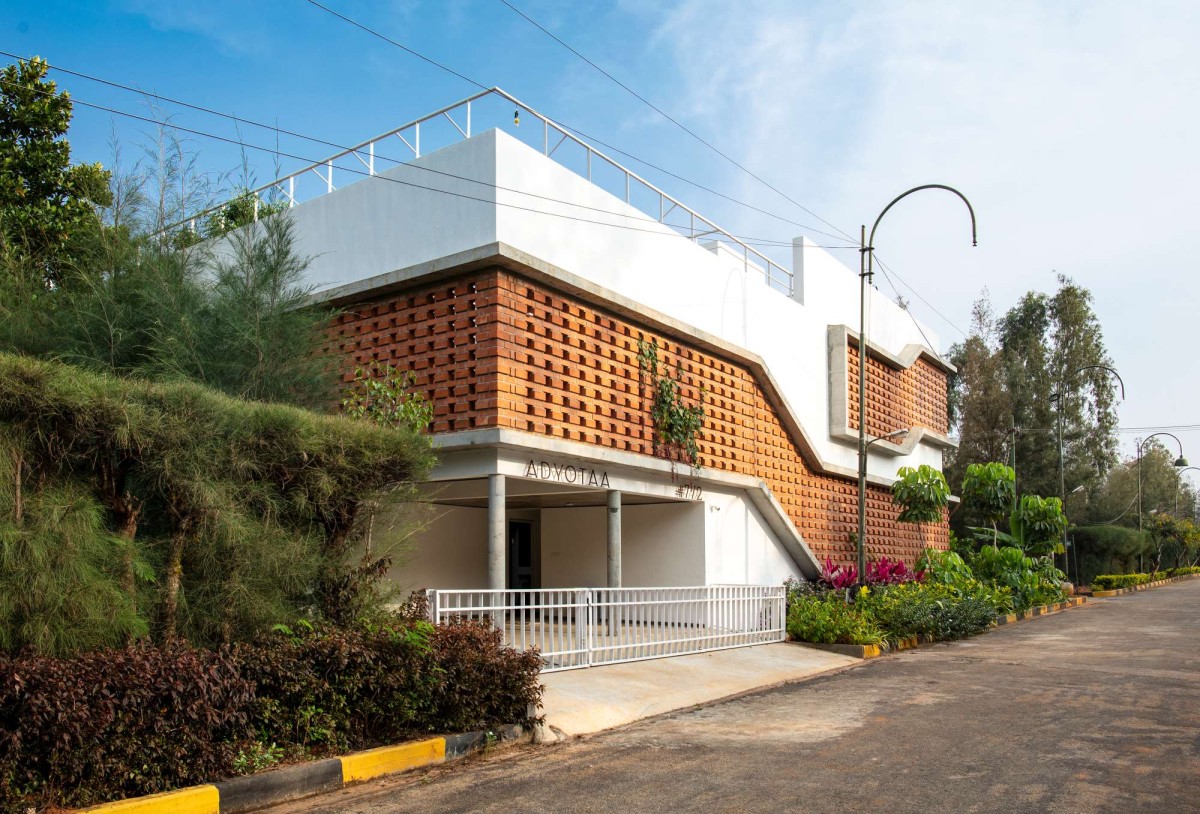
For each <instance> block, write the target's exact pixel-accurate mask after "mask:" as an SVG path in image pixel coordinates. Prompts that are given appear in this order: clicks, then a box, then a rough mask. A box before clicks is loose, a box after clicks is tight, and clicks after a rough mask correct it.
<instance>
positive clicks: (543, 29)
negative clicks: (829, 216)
mask: <svg viewBox="0 0 1200 814" xmlns="http://www.w3.org/2000/svg"><path fill="white" fill-rule="evenodd" d="M309 2H314V0H309ZM500 2H501V3H503V4H504V5H506V6H508V7H509V8H510V9H512V10H513V11H514V12H516V13H517V14H519V15H520V16H521V17H523V18H525V20H527V21H528V22H529V23H530V24H531V25H533V26H534V27H535V28H537V29H538V30H540V31H541V32H542V33H544V34H545V35H546V36H548V37H550V38H551V39H553V40H554V41H555V42H557V43H558V44H559V45H561V46H562V47H563V48H566V49H567V50H568V51H570V52H571V53H572V54H574V55H575V56H577V57H579V58H580V59H582V60H583V61H584V62H586V63H587V64H588V65H591V66H592V67H593V68H595V69H596V70H597V71H599V72H600V73H602V74H603V75H604V76H606V77H608V78H609V79H610V80H611V81H613V82H615V83H616V84H617V85H618V86H619V87H621V88H623V89H624V90H625V91H626V92H627V93H629V94H630V95H632V96H633V97H634V98H635V99H637V100H638V101H640V102H641V103H642V104H644V105H646V106H647V107H649V108H650V109H651V110H653V111H654V112H655V113H657V114H658V115H660V116H662V117H663V118H664V119H666V120H667V121H669V122H670V123H671V124H673V125H675V126H676V127H678V128H679V129H680V130H682V131H683V132H685V133H687V134H688V135H689V136H691V137H692V138H694V139H695V140H696V141H698V142H700V143H701V144H703V145H704V146H705V147H707V148H708V149H710V150H712V151H713V152H714V153H716V154H717V155H719V156H721V158H723V159H725V160H726V161H728V162H729V163H730V164H732V165H733V166H735V167H737V168H738V169H739V170H741V171H742V172H744V173H746V174H747V175H749V176H750V177H751V178H753V179H754V180H756V181H758V182H759V183H760V184H762V185H763V186H765V187H766V188H767V189H769V190H771V191H772V192H774V193H775V194H776V195H779V196H780V197H782V198H783V199H784V200H786V201H789V202H790V203H792V204H794V205H795V206H798V207H799V208H800V209H802V210H804V211H805V212H807V213H808V214H809V215H812V216H813V217H814V218H816V219H817V220H819V221H821V223H824V224H825V225H826V226H828V227H829V228H831V229H833V230H834V231H836V232H840V233H841V235H842V236H843V237H845V238H846V239H847V240H854V238H853V236H851V235H850V234H849V233H848V232H845V231H843V230H842V229H840V228H839V227H837V226H835V225H834V224H832V223H830V222H829V221H827V220H825V218H823V217H821V216H820V215H818V214H817V213H816V212H813V211H812V210H811V209H809V208H808V207H806V206H804V205H803V204H802V203H800V202H799V201H797V200H795V199H793V198H792V197H791V196H789V195H787V194H786V193H784V192H783V191H782V190H779V189H776V188H775V187H774V186H772V185H771V184H770V183H768V182H767V181H766V179H764V178H762V177H761V176H759V175H758V174H756V173H755V172H754V171H753V170H750V169H749V168H747V167H746V166H745V165H743V164H742V163H740V162H739V161H737V160H736V159H734V158H733V157H731V156H729V155H728V154H726V153H725V152H723V151H722V150H720V149H718V148H717V147H716V146H714V145H713V144H712V143H711V142H710V141H708V140H707V139H705V138H704V137H703V136H701V135H699V134H698V133H696V132H695V131H694V130H692V129H691V128H689V127H687V126H686V125H684V124H683V123H681V122H680V121H679V120H678V119H676V118H674V117H673V116H671V114H669V113H667V112H666V111H665V110H663V109H662V108H660V107H659V106H658V105H656V104H654V103H653V102H651V101H650V100H649V99H647V98H646V97H645V96H642V95H641V94H640V93H638V92H637V91H636V90H634V89H633V88H631V87H629V86H628V85H626V84H625V83H624V82H622V81H621V80H620V79H617V78H616V77H615V76H613V75H612V74H610V73H609V72H608V71H606V70H604V69H603V68H601V67H600V66H599V65H597V64H596V63H595V62H592V60H590V59H588V58H587V57H585V56H584V55H583V54H581V53H579V51H577V50H575V49H574V48H572V47H571V46H570V45H568V44H567V43H566V42H564V41H563V40H562V39H560V38H559V37H558V36H557V35H555V34H554V33H553V32H551V31H550V30H549V29H547V28H546V27H545V26H543V25H542V24H541V23H539V22H538V21H537V20H535V19H533V18H532V17H530V16H529V15H528V14H526V13H525V12H523V11H521V10H520V9H519V8H517V7H516V6H514V5H513V4H512V3H510V2H509V1H508V0H500ZM314 5H315V3H314Z"/></svg>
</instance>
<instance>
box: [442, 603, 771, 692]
mask: <svg viewBox="0 0 1200 814" xmlns="http://www.w3.org/2000/svg"><path fill="white" fill-rule="evenodd" d="M428 595H429V611H430V615H431V616H432V617H433V620H434V621H435V622H453V621H455V620H460V619H483V620H488V621H490V622H491V623H492V624H493V625H494V626H495V627H496V628H498V629H499V630H501V631H503V634H504V642H505V644H508V645H510V646H512V647H515V648H517V649H518V650H524V649H527V648H531V647H533V648H537V650H538V652H539V653H541V656H542V659H543V661H544V662H545V667H544V668H543V669H544V671H546V672H550V671H553V670H568V669H572V668H575V667H591V666H593V665H597V664H612V663H615V662H622V661H638V660H640V659H656V658H662V657H664V656H677V655H682V654H684V653H701V652H704V651H706V650H721V649H724V648H727V647H744V646H746V645H751V644H764V643H767V642H779V641H783V639H784V638H785V631H784V619H783V605H784V589H783V587H782V586H772V585H704V586H699V587H693V588H548V589H538V590H505V591H468V590H436V591H433V590H431V591H429V592H428Z"/></svg>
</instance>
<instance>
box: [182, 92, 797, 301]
mask: <svg viewBox="0 0 1200 814" xmlns="http://www.w3.org/2000/svg"><path fill="white" fill-rule="evenodd" d="M501 102H503V103H504V105H505V109H507V107H508V106H509V105H511V106H513V107H514V108H515V112H516V113H517V114H525V115H526V116H527V117H530V118H532V119H533V120H534V123H535V127H534V128H529V127H524V128H521V127H520V124H519V123H517V122H514V126H515V127H516V128H517V130H518V131H519V133H520V134H521V135H520V137H521V139H522V140H523V141H525V142H526V143H527V144H528V143H530V136H528V135H526V134H528V133H529V131H530V130H531V129H532V130H535V133H534V134H533V135H532V138H533V139H536V137H537V135H539V134H538V133H536V130H538V129H540V131H541V132H540V135H541V139H540V141H541V145H540V150H541V152H542V154H543V155H545V156H546V157H548V158H552V159H554V160H555V161H556V162H558V163H559V164H561V165H563V166H565V167H567V168H568V169H571V170H573V171H574V172H576V173H578V174H579V175H581V176H583V177H584V178H586V179H587V180H588V181H589V182H592V183H595V184H597V185H598V186H601V187H602V188H605V189H606V190H607V191H608V192H610V193H612V194H614V195H616V196H617V197H618V198H623V199H624V201H625V203H627V204H629V205H630V206H632V207H634V208H635V209H637V210H639V211H641V212H642V213H644V214H646V215H647V216H648V220H651V221H654V222H657V223H659V224H662V225H664V226H667V227H669V228H671V229H673V230H674V231H675V232H676V233H678V234H680V235H681V236H683V237H685V238H687V239H688V240H691V241H693V242H696V241H699V240H700V239H705V240H708V241H714V240H715V241H717V242H718V243H720V244H723V245H724V247H725V248H726V249H727V250H729V251H730V252H732V253H733V254H734V255H735V256H736V257H740V258H741V261H742V263H743V264H744V268H745V270H746V272H747V273H750V272H751V271H756V272H759V273H762V274H763V276H764V277H765V279H766V282H767V284H768V285H770V286H771V287H773V288H775V289H777V290H779V291H782V292H784V293H786V294H789V295H790V294H791V293H792V290H793V282H792V272H791V271H790V270H788V269H787V268H785V267H783V266H781V265H780V264H779V263H776V262H775V261H774V260H772V259H770V258H769V257H767V256H766V255H764V254H763V253H762V252H760V251H758V250H756V249H754V248H751V247H750V246H749V245H747V244H746V243H745V242H744V241H742V240H741V239H739V238H737V237H736V236H734V235H733V234H732V233H730V232H729V231H727V230H725V229H722V228H721V227H720V226H717V225H716V224H715V223H713V222H712V221H711V220H709V219H708V218H706V217H704V216H703V215H701V214H700V213H698V212H696V211H695V210H694V209H692V208H690V207H689V206H687V205H686V204H684V203H683V202H682V201H680V200H678V199H677V198H675V197H673V196H672V195H670V194H669V193H667V192H664V191H663V190H661V189H659V188H658V187H656V186H655V185H654V184H652V183H650V182H649V181H647V180H646V179H644V178H642V177H641V176H640V175H638V174H637V173H635V172H633V171H632V170H630V169H628V168H627V167H625V166H623V165H621V164H620V163H619V162H618V161H616V160H614V159H612V158H609V157H608V156H607V155H605V154H604V153H602V152H600V151H599V150H597V149H596V148H595V147H592V146H591V145H590V144H588V143H587V142H586V141H584V140H583V139H581V138H579V137H577V136H575V135H574V134H572V133H571V132H569V131H568V130H567V129H566V128H565V127H564V126H562V125H560V124H558V123H556V122H555V121H553V120H552V119H549V118H547V117H545V116H543V115H542V114H540V113H538V112H537V111H536V110H534V109H533V108H531V107H529V106H528V105H526V104H525V103H523V102H521V101H520V100H518V99H517V98H515V97H513V96H511V95H509V94H508V93H506V92H504V91H503V90H500V89H499V88H491V89H489V90H485V91H481V92H479V93H476V94H474V95H473V96H468V97H467V98H465V99H463V100H461V101H458V102H455V103H454V104H452V105H448V106H446V107H443V108H441V109H439V110H435V111H434V112H432V113H429V114H427V115H425V116H422V117H421V118H419V119H414V120H413V121H410V122H408V123H407V124H404V125H401V126H400V127H397V128H395V129H394V130H389V131H387V132H386V133H382V134H380V135H378V136H375V137H374V138H372V139H368V140H367V141H364V142H362V143H361V144H356V145H355V146H353V147H350V148H348V149H346V150H342V151H341V152H339V153H336V154H334V155H332V156H329V157H328V158H325V159H323V160H321V161H318V162H316V163H313V164H309V165H308V166H305V167H302V168H300V169H298V170H296V171H295V172H292V173H289V174H288V175H284V176H282V177H280V178H276V179H275V180H274V181H271V182H269V183H266V184H263V185H262V186H259V187H256V188H254V189H251V190H249V191H248V193H243V194H249V195H252V196H253V197H254V202H255V205H254V218H255V220H257V219H258V204H259V200H260V199H261V198H266V199H267V200H270V201H273V202H278V203H283V202H286V204H287V205H288V207H293V206H295V205H296V204H298V203H303V202H304V201H306V200H311V199H313V198H316V197H318V196H320V195H323V194H328V193H330V192H333V191H334V190H336V189H337V188H338V187H337V182H338V181H339V180H340V177H339V176H345V177H347V178H361V177H364V176H366V177H370V176H374V175H377V174H379V173H380V172H381V171H384V170H387V169H390V168H392V167H394V166H399V165H402V164H407V163H408V162H409V161H411V160H412V159H414V158H420V157H421V156H422V155H423V154H426V153H429V152H431V151H432V150H436V149H440V148H441V147H444V146H447V145H448V144H450V143H454V142H455V141H460V140H463V139H469V138H471V135H472V132H473V130H472V128H473V125H474V123H475V121H477V120H478V112H479V107H480V105H486V104H488V103H491V105H492V110H491V111H490V112H492V113H494V112H495V109H494V108H495V105H496V104H498V103H501ZM473 114H475V117H476V118H475V119H473ZM514 118H519V117H514ZM494 120H495V119H494V117H493V116H488V117H487V121H489V122H491V121H494ZM527 121H528V118H527ZM431 131H432V132H431ZM430 136H432V139H431V138H430ZM423 137H424V141H423ZM447 137H449V138H447ZM564 144H570V145H575V146H577V147H578V148H582V151H583V153H582V156H578V155H577V156H576V160H575V161H574V162H572V161H571V159H570V157H569V156H568V155H567V152H568V151H565V150H562V149H561V148H563V146H564ZM530 146H534V147H535V148H537V147H538V145H536V144H530ZM401 147H402V148H403V151H404V153H405V158H404V159H403V160H400V159H397V158H394V157H391V156H390V155H389V153H390V152H392V151H395V150H397V149H399V148H401ZM580 158H582V160H579V159H580ZM339 162H341V164H339ZM602 173H608V175H609V178H608V179H607V181H606V180H605V179H602V178H600V177H599V176H600V175H601V174H602ZM442 174H445V173H442ZM469 180H474V179H469ZM614 182H615V183H614ZM613 186H615V187H616V188H615V189H613V188H612V187H613ZM513 191H516V192H521V191H520V190H513ZM535 197H536V196H535ZM564 203H568V204H570V202H569V201H568V202H564ZM223 205H224V204H222V205H218V206H214V207H211V208H209V209H206V210H204V211H202V212H197V213H195V214H193V215H190V216H189V217H188V218H186V219H184V221H182V222H181V223H180V224H177V226H181V225H184V224H186V225H188V226H190V228H192V229H193V230H194V229H195V223H196V221H197V220H199V219H201V218H203V217H205V216H207V215H210V214H213V213H215V212H218V211H220V210H221V208H222V206H223ZM611 214H613V215H624V214H625V213H620V212H612V213H611Z"/></svg>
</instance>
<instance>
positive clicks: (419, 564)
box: [388, 505, 488, 593]
mask: <svg viewBox="0 0 1200 814" xmlns="http://www.w3.org/2000/svg"><path fill="white" fill-rule="evenodd" d="M431 511H432V513H433V514H432V516H433V520H432V522H431V523H430V524H429V525H428V527H426V529H425V530H424V531H423V532H421V533H420V534H418V535H416V536H415V537H414V539H413V542H412V545H411V547H410V550H409V552H408V554H407V555H406V556H405V557H404V558H402V559H401V560H399V561H397V562H396V563H395V564H394V565H393V566H392V569H391V571H389V572H388V578H389V579H391V580H392V581H393V582H395V583H396V584H397V585H398V586H399V587H400V588H401V590H402V591H403V592H405V593H407V592H409V591H414V590H417V589H419V588H487V586H488V575H487V509H475V508H468V507H460V506H455V507H447V506H438V505H435V506H433V507H432V509H431Z"/></svg>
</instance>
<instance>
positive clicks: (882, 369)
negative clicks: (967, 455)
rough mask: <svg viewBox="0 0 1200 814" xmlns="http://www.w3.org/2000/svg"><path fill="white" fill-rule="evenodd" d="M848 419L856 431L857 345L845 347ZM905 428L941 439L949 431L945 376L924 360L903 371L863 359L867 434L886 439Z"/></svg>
mask: <svg viewBox="0 0 1200 814" xmlns="http://www.w3.org/2000/svg"><path fill="white" fill-rule="evenodd" d="M846 370H847V371H848V373H849V375H848V376H847V377H846V380H847V387H846V392H847V396H848V404H847V410H848V415H847V417H848V419H849V425H850V429H851V430H853V431H855V432H857V431H858V345H857V344H856V343H855V342H850V343H848V344H847V347H846ZM907 427H925V428H927V429H931V430H935V431H936V432H938V433H941V434H942V435H945V434H946V433H947V432H948V431H949V415H948V414H947V411H946V374H945V373H943V372H942V371H940V370H938V369H937V368H936V367H934V366H933V365H932V364H930V363H929V362H928V361H927V360H925V359H917V360H916V361H915V362H913V365H912V367H909V368H907V369H904V370H897V369H896V368H894V367H892V366H890V365H887V364H885V363H883V362H882V361H880V360H879V359H877V358H875V357H874V356H872V355H870V354H868V355H867V433H868V434H870V435H874V436H881V435H886V434H887V433H889V432H892V431H893V430H898V429H902V428H907Z"/></svg>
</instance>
